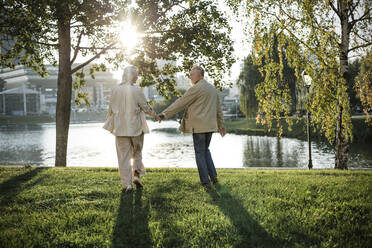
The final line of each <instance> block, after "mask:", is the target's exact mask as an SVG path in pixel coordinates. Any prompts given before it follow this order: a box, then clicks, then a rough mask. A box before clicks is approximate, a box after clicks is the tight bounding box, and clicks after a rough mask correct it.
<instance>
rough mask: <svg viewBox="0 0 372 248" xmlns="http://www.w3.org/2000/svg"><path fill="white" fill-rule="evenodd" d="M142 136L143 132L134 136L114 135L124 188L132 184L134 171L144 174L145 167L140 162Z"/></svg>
mask: <svg viewBox="0 0 372 248" xmlns="http://www.w3.org/2000/svg"><path fill="white" fill-rule="evenodd" d="M143 138H144V134H143V133H142V134H141V135H139V136H135V137H127V136H116V153H117V155H118V163H119V173H120V178H121V184H122V185H123V187H124V188H126V187H128V186H131V185H132V176H133V174H134V172H135V171H137V172H138V173H139V174H142V175H145V172H146V169H145V166H144V165H143V163H142V147H143ZM131 159H132V161H131ZM131 162H132V163H133V167H132V165H131Z"/></svg>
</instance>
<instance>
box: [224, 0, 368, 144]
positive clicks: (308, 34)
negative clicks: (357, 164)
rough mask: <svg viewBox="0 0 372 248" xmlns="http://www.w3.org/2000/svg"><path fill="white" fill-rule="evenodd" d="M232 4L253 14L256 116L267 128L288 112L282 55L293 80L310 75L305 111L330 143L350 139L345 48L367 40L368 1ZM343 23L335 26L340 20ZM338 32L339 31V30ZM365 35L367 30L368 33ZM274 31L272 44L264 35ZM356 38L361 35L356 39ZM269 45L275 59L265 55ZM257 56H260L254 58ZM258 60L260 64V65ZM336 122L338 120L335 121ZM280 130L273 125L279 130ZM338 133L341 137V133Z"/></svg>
mask: <svg viewBox="0 0 372 248" xmlns="http://www.w3.org/2000/svg"><path fill="white" fill-rule="evenodd" d="M228 2H229V3H230V4H231V5H233V6H234V7H236V6H237V5H239V4H240V3H242V2H244V3H245V4H246V5H245V7H246V10H247V12H248V14H249V15H251V16H253V17H254V23H255V28H254V37H255V40H254V50H255V51H256V53H257V54H258V58H257V60H256V62H257V64H258V65H259V66H262V67H261V68H260V69H261V70H262V71H264V72H265V79H264V81H263V84H260V85H258V86H257V93H256V96H257V98H258V100H259V101H260V104H259V113H260V114H261V115H260V116H259V117H260V118H261V122H263V123H267V124H268V126H269V127H270V125H271V122H272V121H273V120H274V119H277V120H278V119H279V118H280V117H281V116H282V115H284V116H288V113H289V112H290V104H291V100H290V95H289V92H288V88H287V87H285V86H284V85H283V84H282V83H281V80H282V73H283V66H284V63H283V61H282V60H283V58H284V56H283V54H285V56H286V58H287V59H288V64H289V66H290V67H292V68H294V70H295V75H296V78H297V82H301V81H302V77H301V73H302V72H303V71H305V73H306V74H307V75H309V76H310V77H311V78H312V85H311V90H310V94H311V96H312V97H311V102H310V103H309V104H307V110H309V111H310V112H311V114H312V122H313V123H314V124H315V125H316V126H317V127H318V129H319V130H321V131H322V132H323V133H324V134H325V136H326V137H327V138H328V140H329V141H330V142H333V141H335V138H336V130H338V131H339V132H337V135H338V138H339V141H340V142H341V143H342V142H348V141H350V140H351V138H352V125H351V115H350V100H349V97H350V95H349V93H348V85H349V82H348V81H347V80H349V79H350V78H349V75H348V73H349V71H348V53H349V52H351V51H361V52H363V49H364V48H368V47H369V46H370V45H371V44H372V37H371V35H370V34H371V31H372V30H371V25H370V16H369V14H368V13H370V12H371V11H372V6H371V3H370V2H369V1H367V2H363V1H336V2H337V4H336V3H335V1H299V0H298V1H297V0H295V1H286V0H279V1H271V0H267V1H255V0H247V1H235V0H232V1H228ZM342 23H343V24H344V25H341V24H342ZM341 31H342V32H341ZM368 34H369V35H368ZM274 35H277V37H278V43H277V44H275V42H274V40H273V39H271V38H269V37H270V36H271V37H272V36H274ZM361 37H362V38H361ZM275 47H277V50H278V51H279V58H280V63H276V62H275V60H273V59H272V58H271V57H270V56H269V55H270V51H272V50H273V49H274V48H275ZM260 56H263V57H260ZM263 59H265V62H266V61H267V63H266V65H262V64H260V63H262V61H263ZM337 123H338V124H337ZM280 131H281V129H280V127H279V133H280ZM341 136H342V137H341Z"/></svg>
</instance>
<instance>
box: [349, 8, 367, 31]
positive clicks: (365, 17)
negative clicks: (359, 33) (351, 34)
mask: <svg viewBox="0 0 372 248" xmlns="http://www.w3.org/2000/svg"><path fill="white" fill-rule="evenodd" d="M371 10H372V9H368V10H367V11H366V12H364V14H363V15H362V16H361V17H359V18H358V19H355V20H353V21H352V22H350V28H353V26H354V25H355V24H356V23H357V22H359V21H363V20H370V19H372V18H371V17H368V15H369V12H371Z"/></svg>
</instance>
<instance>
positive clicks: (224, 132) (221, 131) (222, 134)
mask: <svg viewBox="0 0 372 248" xmlns="http://www.w3.org/2000/svg"><path fill="white" fill-rule="evenodd" d="M220 134H221V136H222V137H223V136H225V134H226V129H225V128H221V129H220Z"/></svg>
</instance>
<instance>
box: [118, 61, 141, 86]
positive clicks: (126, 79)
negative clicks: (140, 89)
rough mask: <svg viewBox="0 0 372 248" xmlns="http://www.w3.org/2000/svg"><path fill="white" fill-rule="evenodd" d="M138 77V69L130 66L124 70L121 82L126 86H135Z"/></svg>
mask: <svg viewBox="0 0 372 248" xmlns="http://www.w3.org/2000/svg"><path fill="white" fill-rule="evenodd" d="M136 76H138V70H137V67H135V66H133V65H130V66H127V67H125V68H124V72H123V77H122V79H121V81H122V83H124V84H134V83H136V81H135V80H134V79H135V77H136Z"/></svg>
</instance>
